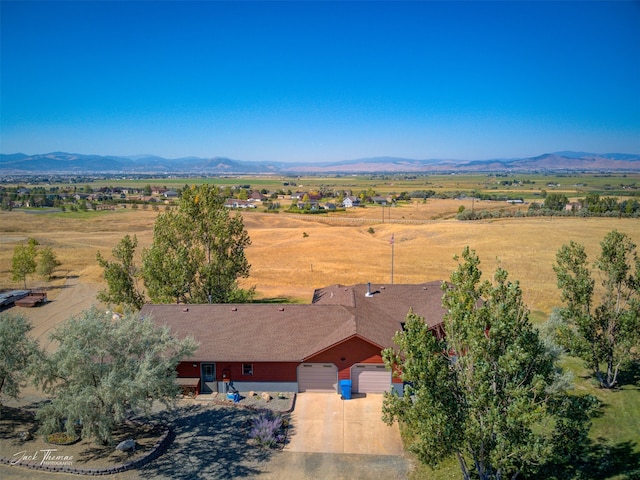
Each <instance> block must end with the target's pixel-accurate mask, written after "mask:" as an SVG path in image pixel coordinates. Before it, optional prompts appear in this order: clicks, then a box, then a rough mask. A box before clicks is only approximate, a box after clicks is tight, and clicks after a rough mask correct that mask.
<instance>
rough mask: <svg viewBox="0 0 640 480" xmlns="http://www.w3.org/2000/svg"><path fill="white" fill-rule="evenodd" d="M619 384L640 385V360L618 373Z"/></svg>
mask: <svg viewBox="0 0 640 480" xmlns="http://www.w3.org/2000/svg"><path fill="white" fill-rule="evenodd" d="M618 385H619V386H624V385H636V386H638V387H640V362H634V363H632V364H631V365H630V366H628V367H627V368H624V369H621V370H620V372H619V373H618Z"/></svg>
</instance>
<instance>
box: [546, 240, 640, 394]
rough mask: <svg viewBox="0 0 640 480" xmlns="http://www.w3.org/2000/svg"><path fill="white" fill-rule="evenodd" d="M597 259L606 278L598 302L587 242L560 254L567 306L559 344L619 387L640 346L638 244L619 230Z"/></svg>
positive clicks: (558, 260) (558, 263)
mask: <svg viewBox="0 0 640 480" xmlns="http://www.w3.org/2000/svg"><path fill="white" fill-rule="evenodd" d="M600 246H601V253H600V255H599V256H598V258H597V260H596V262H595V263H594V268H595V269H597V271H598V273H599V274H600V277H601V278H602V292H603V293H602V297H601V300H600V304H599V305H597V306H595V305H594V303H595V299H594V296H595V281H594V280H593V279H592V277H591V269H590V267H589V265H588V261H587V254H586V252H585V250H584V246H582V245H580V244H578V243H576V242H573V241H571V242H570V243H569V244H568V245H563V246H562V248H561V249H560V250H559V251H558V253H557V254H556V264H555V265H554V267H553V269H554V271H555V273H556V276H557V279H558V288H560V290H561V297H562V301H563V302H564V305H565V306H564V308H562V309H561V310H560V317H561V319H562V322H560V323H559V324H558V326H557V329H556V337H557V340H558V343H560V344H561V345H562V346H564V347H565V348H567V349H568V350H569V352H570V353H572V354H573V355H576V356H578V357H580V358H582V359H583V360H584V361H585V363H586V365H587V368H589V369H590V370H591V371H592V372H593V374H594V375H595V377H596V378H597V380H598V382H599V383H600V386H601V387H602V388H612V387H613V386H615V385H616V382H617V379H618V372H619V369H620V367H622V366H624V365H625V364H628V363H629V362H631V361H633V360H634V359H635V360H637V358H638V349H639V347H640V259H639V258H638V255H637V253H636V245H635V244H634V243H633V242H632V241H631V239H630V238H629V237H628V236H627V235H626V234H624V233H620V232H618V231H616V230H613V231H612V232H609V233H608V234H607V235H605V237H604V239H603V240H602V242H600Z"/></svg>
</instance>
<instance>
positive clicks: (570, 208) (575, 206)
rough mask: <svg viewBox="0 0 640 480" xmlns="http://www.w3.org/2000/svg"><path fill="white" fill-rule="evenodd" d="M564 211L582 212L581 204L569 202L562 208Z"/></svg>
mask: <svg viewBox="0 0 640 480" xmlns="http://www.w3.org/2000/svg"><path fill="white" fill-rule="evenodd" d="M564 209H565V210H566V211H567V212H578V211H580V210H582V203H580V202H569V203H567V204H566V205H565V206H564Z"/></svg>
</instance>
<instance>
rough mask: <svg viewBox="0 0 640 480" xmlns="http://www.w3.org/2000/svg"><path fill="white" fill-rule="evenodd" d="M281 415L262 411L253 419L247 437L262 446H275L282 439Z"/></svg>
mask: <svg viewBox="0 0 640 480" xmlns="http://www.w3.org/2000/svg"><path fill="white" fill-rule="evenodd" d="M281 430H282V417H280V416H279V415H274V414H271V413H263V414H261V415H259V416H257V417H255V418H254V419H253V426H252V427H251V431H250V432H249V438H252V439H254V440H255V441H256V442H257V443H258V444H259V445H262V446H263V447H269V448H272V447H275V446H276V445H277V444H278V443H281V442H283V441H284V434H283V433H282V431H281Z"/></svg>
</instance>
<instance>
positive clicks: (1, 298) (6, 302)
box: [0, 290, 31, 308]
mask: <svg viewBox="0 0 640 480" xmlns="http://www.w3.org/2000/svg"><path fill="white" fill-rule="evenodd" d="M29 293H31V292H30V291H29V290H9V291H8V292H2V293H0V308H5V307H10V306H12V305H13V304H14V303H15V302H16V301H17V300H20V299H22V298H24V297H26V296H27V295H29Z"/></svg>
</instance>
